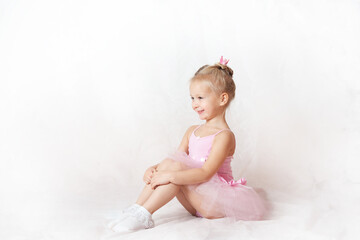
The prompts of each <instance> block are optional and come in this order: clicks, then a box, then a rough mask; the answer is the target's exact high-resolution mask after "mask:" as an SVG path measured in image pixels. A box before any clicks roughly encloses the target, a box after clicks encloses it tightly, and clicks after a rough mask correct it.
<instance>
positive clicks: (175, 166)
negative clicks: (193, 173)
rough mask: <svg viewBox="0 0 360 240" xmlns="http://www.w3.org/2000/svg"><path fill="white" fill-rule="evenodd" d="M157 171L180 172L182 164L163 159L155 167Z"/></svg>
mask: <svg viewBox="0 0 360 240" xmlns="http://www.w3.org/2000/svg"><path fill="white" fill-rule="evenodd" d="M157 170H158V171H162V170H163V171H164V170H172V171H178V170H182V164H181V163H180V162H177V161H174V160H172V159H170V158H166V159H164V160H163V161H162V162H161V163H160V164H159V166H158V167H157Z"/></svg>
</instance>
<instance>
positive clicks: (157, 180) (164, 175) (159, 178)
mask: <svg viewBox="0 0 360 240" xmlns="http://www.w3.org/2000/svg"><path fill="white" fill-rule="evenodd" d="M170 179H171V172H170V171H160V172H155V173H154V174H153V176H152V179H151V188H152V189H155V188H156V187H157V186H160V185H166V184H169V183H170Z"/></svg>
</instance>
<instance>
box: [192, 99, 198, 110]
mask: <svg viewBox="0 0 360 240" xmlns="http://www.w3.org/2000/svg"><path fill="white" fill-rule="evenodd" d="M198 106H199V104H198V102H197V101H196V100H194V101H193V102H192V107H193V109H196V108H197V107H198Z"/></svg>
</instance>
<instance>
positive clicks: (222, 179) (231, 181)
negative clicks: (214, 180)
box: [219, 176, 247, 186]
mask: <svg viewBox="0 0 360 240" xmlns="http://www.w3.org/2000/svg"><path fill="white" fill-rule="evenodd" d="M219 178H220V180H221V181H223V182H224V183H227V184H229V185H230V186H236V185H239V184H241V185H246V182H247V181H246V179H245V178H241V179H239V180H237V181H235V180H233V179H232V180H230V181H226V180H225V178H223V177H221V176H219Z"/></svg>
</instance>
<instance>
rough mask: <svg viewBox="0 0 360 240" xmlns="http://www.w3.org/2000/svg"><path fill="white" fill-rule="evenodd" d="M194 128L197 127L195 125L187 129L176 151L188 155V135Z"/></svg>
mask: <svg viewBox="0 0 360 240" xmlns="http://www.w3.org/2000/svg"><path fill="white" fill-rule="evenodd" d="M196 127H197V126H196V125H194V126H191V127H189V129H188V130H187V131H186V133H185V134H184V137H183V139H182V140H181V143H180V145H179V147H178V151H181V152H186V153H187V154H189V139H190V135H191V134H192V132H193V131H194V130H195V128H196Z"/></svg>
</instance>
